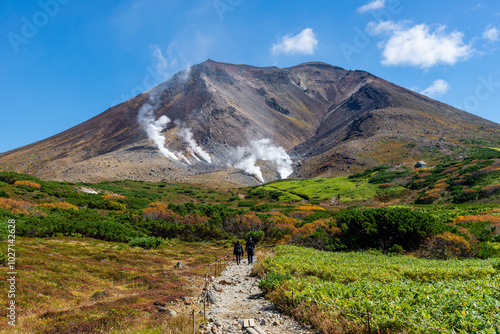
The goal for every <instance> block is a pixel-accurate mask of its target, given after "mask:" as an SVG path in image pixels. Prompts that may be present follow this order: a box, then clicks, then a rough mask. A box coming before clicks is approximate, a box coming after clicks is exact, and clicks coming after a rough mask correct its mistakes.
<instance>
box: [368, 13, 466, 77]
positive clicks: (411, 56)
mask: <svg viewBox="0 0 500 334" xmlns="http://www.w3.org/2000/svg"><path fill="white" fill-rule="evenodd" d="M445 29H446V26H444V25H440V26H437V27H436V28H435V29H431V27H430V26H428V25H426V24H418V25H413V26H410V25H409V23H408V22H403V23H395V22H392V21H385V22H370V23H369V24H368V30H369V31H370V32H371V33H372V34H374V35H382V34H384V35H387V36H388V37H387V38H386V40H385V41H383V42H380V43H379V44H378V47H379V48H380V49H382V56H383V59H382V64H383V65H388V66H390V65H395V66H397V65H400V66H404V65H408V66H414V67H420V68H430V67H432V66H435V65H440V64H445V65H454V64H455V63H457V62H459V61H463V60H466V59H468V58H469V57H470V56H471V55H472V54H473V52H474V49H473V48H472V46H471V45H470V44H465V43H464V41H463V37H464V35H463V34H462V33H461V32H458V31H454V32H451V33H446V32H445Z"/></svg>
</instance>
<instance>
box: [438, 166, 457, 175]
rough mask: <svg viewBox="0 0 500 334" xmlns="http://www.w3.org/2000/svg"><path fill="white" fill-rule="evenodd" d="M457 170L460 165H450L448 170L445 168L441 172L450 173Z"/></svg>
mask: <svg viewBox="0 0 500 334" xmlns="http://www.w3.org/2000/svg"><path fill="white" fill-rule="evenodd" d="M457 170H458V167H450V168H448V169H447V170H444V171H443V172H442V173H441V174H449V173H453V172H456V171H457Z"/></svg>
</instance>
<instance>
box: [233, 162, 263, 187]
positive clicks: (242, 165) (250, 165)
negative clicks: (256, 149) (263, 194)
mask: <svg viewBox="0 0 500 334" xmlns="http://www.w3.org/2000/svg"><path fill="white" fill-rule="evenodd" d="M256 162H257V160H256V159H255V157H254V156H253V155H251V156H248V157H246V158H243V159H242V160H241V161H240V162H238V163H237V164H236V165H234V167H236V168H239V169H242V170H243V171H245V172H246V173H248V174H250V175H254V176H255V177H256V178H257V180H259V181H260V182H262V183H264V178H263V177H262V172H261V170H260V167H259V166H256V165H255V163H256Z"/></svg>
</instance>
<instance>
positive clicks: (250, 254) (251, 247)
mask: <svg viewBox="0 0 500 334" xmlns="http://www.w3.org/2000/svg"><path fill="white" fill-rule="evenodd" d="M254 249H255V242H253V240H252V237H248V241H247V244H246V246H245V250H246V251H247V255H248V264H252V263H253V255H254V253H253V251H254Z"/></svg>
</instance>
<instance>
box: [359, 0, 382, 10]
mask: <svg viewBox="0 0 500 334" xmlns="http://www.w3.org/2000/svg"><path fill="white" fill-rule="evenodd" d="M384 8H385V0H373V1H372V2H370V3H367V4H366V5H364V6H361V7H359V8H358V13H366V12H369V11H372V10H380V9H384Z"/></svg>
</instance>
